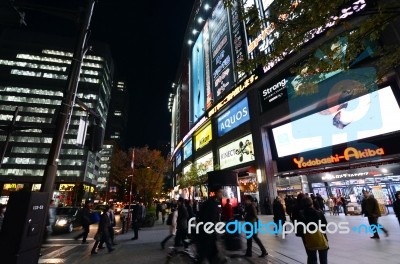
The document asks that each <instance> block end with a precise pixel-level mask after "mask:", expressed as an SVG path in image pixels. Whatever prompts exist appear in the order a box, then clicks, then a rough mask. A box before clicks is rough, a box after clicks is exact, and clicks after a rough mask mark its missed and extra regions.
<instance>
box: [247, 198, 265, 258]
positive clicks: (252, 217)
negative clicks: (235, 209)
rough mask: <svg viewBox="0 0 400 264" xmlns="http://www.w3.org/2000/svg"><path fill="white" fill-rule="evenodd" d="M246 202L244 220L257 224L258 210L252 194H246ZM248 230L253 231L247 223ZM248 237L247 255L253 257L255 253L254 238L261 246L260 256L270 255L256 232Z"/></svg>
mask: <svg viewBox="0 0 400 264" xmlns="http://www.w3.org/2000/svg"><path fill="white" fill-rule="evenodd" d="M245 203H246V207H245V215H244V221H245V222H249V223H251V224H252V225H253V226H256V225H257V221H258V218H257V210H256V208H255V206H254V203H253V197H251V195H246V196H245ZM246 231H251V228H250V226H249V225H246ZM246 239H247V249H246V254H245V257H251V256H252V254H253V251H252V248H253V240H254V241H255V242H256V244H257V245H258V246H259V247H260V250H261V255H260V256H259V257H260V258H264V257H266V256H267V255H268V252H267V250H266V249H265V247H264V245H263V244H262V243H261V241H260V239H259V238H258V235H257V233H256V232H253V234H252V235H251V236H250V237H249V238H246Z"/></svg>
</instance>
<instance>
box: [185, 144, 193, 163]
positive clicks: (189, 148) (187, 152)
mask: <svg viewBox="0 0 400 264" xmlns="http://www.w3.org/2000/svg"><path fill="white" fill-rule="evenodd" d="M192 149H193V141H192V139H189V141H188V142H187V143H186V144H185V145H184V147H183V160H186V159H187V158H189V157H190V156H192Z"/></svg>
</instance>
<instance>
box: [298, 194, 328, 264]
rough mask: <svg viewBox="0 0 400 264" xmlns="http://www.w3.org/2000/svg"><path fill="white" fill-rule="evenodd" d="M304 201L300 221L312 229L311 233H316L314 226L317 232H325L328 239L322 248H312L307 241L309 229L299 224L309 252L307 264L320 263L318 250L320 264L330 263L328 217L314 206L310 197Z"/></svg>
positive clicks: (324, 234)
mask: <svg viewBox="0 0 400 264" xmlns="http://www.w3.org/2000/svg"><path fill="white" fill-rule="evenodd" d="M303 203H304V210H303V211H302V213H301V215H300V218H299V222H301V223H304V224H305V225H306V226H307V227H308V229H309V231H311V232H310V233H309V234H316V232H315V229H313V227H315V228H317V232H318V231H319V232H321V233H323V234H322V236H324V237H325V239H326V245H325V246H324V247H323V248H320V249H318V250H317V249H314V248H310V247H309V245H308V243H307V242H308V241H307V238H306V236H307V234H306V232H307V230H303V227H302V226H301V225H299V229H300V230H299V231H300V232H299V233H300V234H301V238H302V240H303V244H304V247H305V249H306V253H307V264H318V258H317V251H318V256H319V263H320V264H327V263H328V249H329V246H328V243H327V241H328V238H327V236H326V225H327V224H328V223H327V221H326V218H325V216H324V214H323V213H322V212H321V211H320V210H316V209H315V208H314V206H313V205H314V203H313V201H312V199H311V198H310V197H306V198H304V199H303ZM309 223H314V224H315V225H309ZM319 223H321V229H320V230H318V225H319Z"/></svg>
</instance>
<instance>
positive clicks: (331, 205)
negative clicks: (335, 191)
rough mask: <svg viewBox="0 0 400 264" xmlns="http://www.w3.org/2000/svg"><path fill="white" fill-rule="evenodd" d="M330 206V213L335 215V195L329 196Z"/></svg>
mask: <svg viewBox="0 0 400 264" xmlns="http://www.w3.org/2000/svg"><path fill="white" fill-rule="evenodd" d="M328 207H329V214H330V215H334V214H335V212H334V207H335V201H334V200H333V197H329V199H328Z"/></svg>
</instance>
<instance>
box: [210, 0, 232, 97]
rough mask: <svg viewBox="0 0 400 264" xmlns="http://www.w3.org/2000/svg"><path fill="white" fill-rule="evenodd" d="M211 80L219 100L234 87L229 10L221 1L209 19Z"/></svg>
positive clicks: (215, 95)
mask: <svg viewBox="0 0 400 264" xmlns="http://www.w3.org/2000/svg"><path fill="white" fill-rule="evenodd" d="M209 33H210V58H211V81H212V85H213V87H214V89H213V90H214V99H215V100H217V101H218V100H219V99H221V98H222V96H223V95H224V94H225V93H226V92H227V91H229V90H230V89H231V88H232V87H233V84H234V83H233V82H234V72H233V60H232V46H231V40H230V36H229V23H228V12H227V10H226V9H225V7H224V4H223V1H219V2H218V4H217V6H216V7H215V9H214V11H213V12H212V14H211V17H210V19H209Z"/></svg>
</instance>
